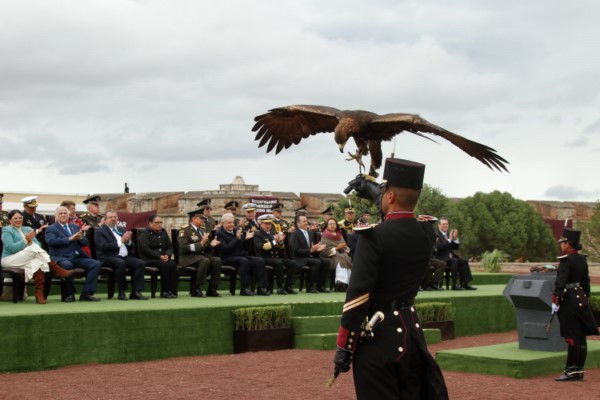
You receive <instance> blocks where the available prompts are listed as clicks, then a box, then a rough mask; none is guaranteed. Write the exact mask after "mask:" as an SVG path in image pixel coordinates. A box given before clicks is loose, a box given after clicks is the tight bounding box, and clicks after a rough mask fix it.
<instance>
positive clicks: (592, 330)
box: [553, 228, 600, 380]
mask: <svg viewBox="0 0 600 400" xmlns="http://www.w3.org/2000/svg"><path fill="white" fill-rule="evenodd" d="M579 235H580V232H579V231H576V230H574V229H569V228H565V229H564V232H563V238H561V241H569V242H575V243H576V244H578V243H579ZM567 238H568V239H569V240H567ZM573 239H574V240H573ZM579 248H581V247H579ZM559 259H560V263H559V264H558V270H557V271H556V282H555V285H554V296H553V302H554V303H556V304H559V305H560V308H559V310H558V313H557V315H558V319H559V321H560V335H561V336H562V337H563V338H564V339H565V341H566V342H567V343H568V344H569V348H568V352H567V362H566V368H565V373H564V375H563V376H562V377H561V378H557V380H583V367H584V365H585V359H586V357H587V338H586V336H588V335H598V334H600V333H599V332H598V327H597V324H596V321H595V320H594V315H593V313H592V308H591V307H590V306H589V300H588V298H589V295H590V275H589V270H588V264H587V261H586V260H585V256H583V255H581V254H579V253H578V252H577V250H575V249H571V250H569V252H568V254H565V255H563V256H561V257H559Z"/></svg>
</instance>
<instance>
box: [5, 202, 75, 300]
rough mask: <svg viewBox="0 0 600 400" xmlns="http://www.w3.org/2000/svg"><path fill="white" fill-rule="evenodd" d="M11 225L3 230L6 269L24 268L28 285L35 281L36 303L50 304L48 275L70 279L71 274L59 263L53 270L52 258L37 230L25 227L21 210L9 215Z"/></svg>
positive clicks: (54, 265) (13, 211)
mask: <svg viewBox="0 0 600 400" xmlns="http://www.w3.org/2000/svg"><path fill="white" fill-rule="evenodd" d="M8 220H9V225H8V226H4V227H2V244H3V247H2V266H3V267H4V268H16V269H22V270H23V273H24V275H25V282H28V281H29V280H31V278H33V279H35V301H36V303H38V304H46V297H45V296H44V283H45V281H46V277H45V274H44V273H45V272H48V271H50V268H52V272H54V274H55V275H56V276H58V277H63V278H66V277H69V276H71V273H72V272H71V271H67V270H65V269H63V268H61V267H59V266H58V265H56V264H52V267H49V264H50V263H51V262H50V256H49V255H48V253H46V251H45V250H44V249H42V246H41V244H40V242H39V241H38V240H37V239H36V237H35V231H34V230H33V229H32V228H30V227H28V226H23V214H22V213H21V211H19V210H12V211H11V212H9V213H8Z"/></svg>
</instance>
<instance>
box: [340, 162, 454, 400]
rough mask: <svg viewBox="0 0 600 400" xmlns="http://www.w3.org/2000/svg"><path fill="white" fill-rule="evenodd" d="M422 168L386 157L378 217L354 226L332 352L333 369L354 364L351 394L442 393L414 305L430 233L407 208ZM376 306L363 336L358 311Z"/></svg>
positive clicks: (411, 207)
mask: <svg viewBox="0 0 600 400" xmlns="http://www.w3.org/2000/svg"><path fill="white" fill-rule="evenodd" d="M424 173H425V165H423V164H419V163H416V162H412V161H407V160H400V159H394V158H388V159H387V160H386V163H385V170H384V174H383V179H384V180H385V181H387V182H386V184H385V185H384V187H383V188H382V193H381V200H380V201H381V203H380V205H381V210H382V212H383V214H384V215H385V218H384V222H382V223H381V224H379V225H378V226H376V227H374V228H370V229H366V230H364V231H362V232H360V233H358V234H359V235H361V237H360V239H359V241H358V247H357V249H356V253H355V254H354V260H353V265H352V276H351V278H350V284H349V287H348V291H347V292H346V303H345V304H344V308H343V313H342V318H341V326H340V330H339V333H338V337H337V341H336V343H337V346H338V350H337V352H336V354H335V358H334V364H335V368H336V372H338V371H339V372H347V371H348V370H350V364H351V363H352V364H353V367H354V368H353V371H354V386H355V390H356V396H357V398H358V399H447V398H448V392H447V389H446V385H445V382H444V378H443V376H442V373H441V370H440V369H439V367H438V365H437V363H436V362H435V360H434V359H433V357H432V356H431V355H430V354H429V351H428V350H427V345H426V343H425V337H424V335H423V330H422V329H421V326H420V321H419V317H418V314H417V312H416V308H415V305H414V299H415V296H416V295H417V293H418V290H419V285H420V284H421V280H422V279H423V275H424V274H425V270H426V269H427V267H428V262H429V257H430V256H431V249H432V247H433V243H434V241H435V233H434V231H433V228H432V226H431V224H429V223H427V222H419V221H417V220H416V219H415V216H414V213H413V210H414V207H415V204H416V203H417V200H418V199H419V195H420V193H421V188H422V186H423V175H424ZM376 312H382V313H383V316H384V319H383V323H381V324H379V325H376V326H375V328H374V330H373V335H374V336H373V337H372V338H371V340H367V339H364V340H363V339H362V338H361V330H362V329H361V328H362V327H363V324H364V323H365V319H366V318H367V317H371V316H372V315H373V314H375V313H376ZM367 337H368V336H367Z"/></svg>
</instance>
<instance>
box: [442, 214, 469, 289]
mask: <svg viewBox="0 0 600 400" xmlns="http://www.w3.org/2000/svg"><path fill="white" fill-rule="evenodd" d="M448 227H449V225H448V219H446V218H440V221H439V223H438V231H437V232H436V235H437V239H436V243H435V249H434V255H435V257H436V258H437V259H439V260H442V261H444V262H445V263H446V265H447V266H448V267H450V274H451V275H452V290H477V288H476V287H473V286H471V284H470V283H469V282H471V281H472V280H473V276H472V275H471V267H470V266H469V261H467V260H466V259H464V258H460V257H459V256H458V255H456V254H455V253H454V251H455V250H458V248H459V246H460V240H459V239H458V231H457V230H456V229H453V230H452V231H450V232H449V230H448ZM459 282H460V283H459Z"/></svg>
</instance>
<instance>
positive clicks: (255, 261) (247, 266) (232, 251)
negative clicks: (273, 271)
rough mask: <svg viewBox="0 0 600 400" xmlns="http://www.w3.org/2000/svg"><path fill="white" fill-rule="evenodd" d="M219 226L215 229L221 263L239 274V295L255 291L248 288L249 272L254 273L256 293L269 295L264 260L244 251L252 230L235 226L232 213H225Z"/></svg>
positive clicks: (250, 293)
mask: <svg viewBox="0 0 600 400" xmlns="http://www.w3.org/2000/svg"><path fill="white" fill-rule="evenodd" d="M221 225H222V226H221V228H220V229H219V230H218V231H217V240H218V241H219V242H221V245H220V246H219V249H220V256H221V259H222V260H223V264H225V265H232V266H233V267H235V268H236V269H237V271H238V274H239V275H240V286H241V287H240V295H241V296H254V295H255V293H254V292H253V291H252V290H250V284H251V273H252V272H253V273H254V278H255V279H256V284H257V285H258V290H257V293H258V294H259V295H261V296H269V291H268V290H267V278H266V271H265V260H263V259H262V258H260V257H254V256H249V255H248V252H247V251H246V244H245V242H246V240H252V238H253V237H254V232H252V231H249V232H247V233H244V232H243V230H242V228H241V227H239V228H236V227H235V222H234V216H233V214H230V213H226V214H223V216H222V217H221Z"/></svg>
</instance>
